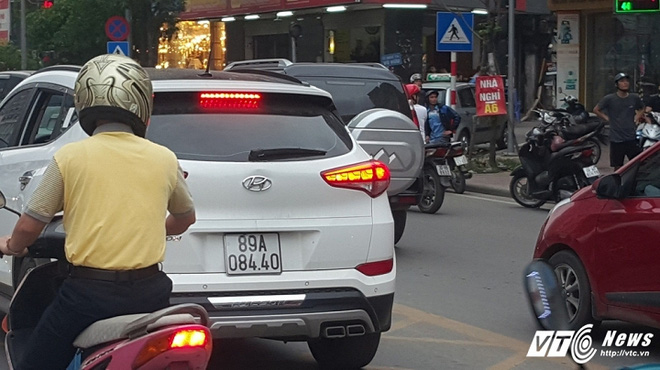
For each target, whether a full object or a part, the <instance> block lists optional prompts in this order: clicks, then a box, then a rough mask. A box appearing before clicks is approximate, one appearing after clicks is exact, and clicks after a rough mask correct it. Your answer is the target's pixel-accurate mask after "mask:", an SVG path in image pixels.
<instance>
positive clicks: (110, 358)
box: [0, 192, 213, 370]
mask: <svg viewBox="0 0 660 370" xmlns="http://www.w3.org/2000/svg"><path fill="white" fill-rule="evenodd" d="M0 208H4V209H5V210H7V211H10V212H12V213H15V214H17V215H19V216H20V214H19V213H18V212H16V211H14V210H11V209H9V208H7V207H5V197H4V195H3V194H2V193H1V192H0ZM64 238H65V234H64V228H63V226H62V217H61V216H60V217H55V218H54V219H53V220H52V221H51V222H50V223H49V224H48V225H47V226H46V228H45V229H44V231H43V233H42V234H41V236H40V237H39V238H38V239H37V241H36V242H35V243H34V244H33V245H32V246H30V247H29V248H28V251H29V253H28V255H29V256H30V257H32V258H43V259H58V260H59V261H53V262H48V263H45V264H42V265H38V266H37V267H35V268H33V269H31V270H30V271H29V272H28V273H27V274H26V275H25V277H24V278H23V280H22V281H21V282H20V284H19V285H18V289H17V290H16V292H15V293H14V296H13V297H12V300H11V304H10V306H9V313H8V315H7V316H6V317H5V320H3V329H5V331H6V333H7V334H6V335H5V350H6V354H7V362H8V363H9V369H10V370H11V369H14V368H15V363H16V361H17V360H18V359H19V358H21V356H22V354H23V350H24V349H25V346H26V344H27V340H28V339H29V337H30V334H31V333H32V331H33V330H34V328H35V327H36V325H37V323H38V322H39V318H40V317H41V314H42V313H43V312H44V310H45V309H46V308H47V307H48V306H49V304H50V302H51V301H52V300H53V299H54V297H55V295H56V293H57V290H58V288H59V286H60V284H61V282H62V281H63V280H64V278H65V277H66V276H65V273H64V271H66V269H64V268H62V266H58V264H60V263H63V262H64V261H66V259H65V257H64ZM0 256H1V255H0ZM60 261H62V262H60ZM208 321H209V317H208V313H207V312H206V310H205V309H204V307H202V306H199V305H196V304H182V305H176V306H171V307H167V308H164V309H162V310H159V311H156V312H153V313H145V314H135V315H125V316H117V317H112V318H109V319H106V320H101V321H97V322H95V323H94V324H92V325H91V326H89V327H88V328H87V329H85V330H84V331H83V332H82V333H81V334H80V335H79V336H78V337H77V338H76V340H75V342H74V346H75V347H76V348H77V349H78V352H77V355H76V357H75V358H74V360H73V362H72V363H71V365H69V367H68V369H89V370H92V369H140V370H152V369H153V370H156V369H175V368H176V369H200V370H202V369H206V367H207V365H208V362H209V359H210V357H211V352H212V346H213V344H212V343H213V340H212V337H211V333H210V331H209V328H208ZM36 355H37V356H38V355H39V354H36Z"/></svg>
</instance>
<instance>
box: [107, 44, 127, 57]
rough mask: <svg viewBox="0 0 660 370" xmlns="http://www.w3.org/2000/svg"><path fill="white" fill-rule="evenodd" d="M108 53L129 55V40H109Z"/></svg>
mask: <svg viewBox="0 0 660 370" xmlns="http://www.w3.org/2000/svg"><path fill="white" fill-rule="evenodd" d="M107 45H108V48H107V52H108V54H118V55H123V56H126V57H128V56H130V55H129V48H128V41H108V44H107Z"/></svg>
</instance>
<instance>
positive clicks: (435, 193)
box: [417, 167, 445, 214]
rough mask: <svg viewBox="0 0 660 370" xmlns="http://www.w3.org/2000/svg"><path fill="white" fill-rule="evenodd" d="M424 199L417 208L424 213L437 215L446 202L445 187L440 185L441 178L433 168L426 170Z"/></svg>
mask: <svg viewBox="0 0 660 370" xmlns="http://www.w3.org/2000/svg"><path fill="white" fill-rule="evenodd" d="M423 177H424V181H423V184H424V185H423V186H424V190H423V192H422V199H421V200H420V201H419V204H418V205H417V207H418V208H419V210H420V211H422V212H424V213H431V214H433V213H436V212H438V210H439V209H440V207H442V203H443V202H444V200H445V187H444V186H442V184H441V183H440V176H439V175H438V173H437V172H435V170H434V169H433V168H431V167H428V168H424V172H423Z"/></svg>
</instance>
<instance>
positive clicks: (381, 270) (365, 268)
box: [355, 258, 394, 276]
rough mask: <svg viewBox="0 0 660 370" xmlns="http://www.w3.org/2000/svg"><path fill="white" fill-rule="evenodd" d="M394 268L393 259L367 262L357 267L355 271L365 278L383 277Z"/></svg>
mask: <svg viewBox="0 0 660 370" xmlns="http://www.w3.org/2000/svg"><path fill="white" fill-rule="evenodd" d="M393 268H394V259H393V258H390V259H388V260H384V261H376V262H368V263H363V264H361V265H358V266H357V267H356V268H355V269H356V270H358V271H360V272H361V273H363V274H365V275H367V276H376V275H384V274H387V273H389V272H390V271H392V269H393Z"/></svg>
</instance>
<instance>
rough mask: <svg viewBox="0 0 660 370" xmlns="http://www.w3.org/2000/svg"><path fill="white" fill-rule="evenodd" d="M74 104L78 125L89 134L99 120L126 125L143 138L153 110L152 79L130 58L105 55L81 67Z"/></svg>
mask: <svg viewBox="0 0 660 370" xmlns="http://www.w3.org/2000/svg"><path fill="white" fill-rule="evenodd" d="M74 104H75V106H76V110H77V111H78V117H79V119H80V125H81V126H82V128H83V130H84V131H85V132H86V133H87V134H88V135H90V136H91V135H92V133H93V132H94V129H95V128H96V122H97V121H99V120H109V121H114V122H120V123H125V124H127V125H129V126H131V128H132V129H133V133H135V135H137V136H140V137H144V136H145V134H146V131H147V125H148V124H149V119H150V117H151V111H152V109H153V88H152V86H151V80H150V79H149V76H147V73H146V72H145V70H144V69H142V67H140V65H139V64H137V63H136V62H135V61H133V60H132V59H130V58H128V57H125V56H121V55H116V54H105V55H100V56H97V57H95V58H92V59H91V60H89V61H88V62H87V63H85V64H84V65H83V66H82V69H81V70H80V73H79V74H78V78H77V79H76V85H75V97H74Z"/></svg>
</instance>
